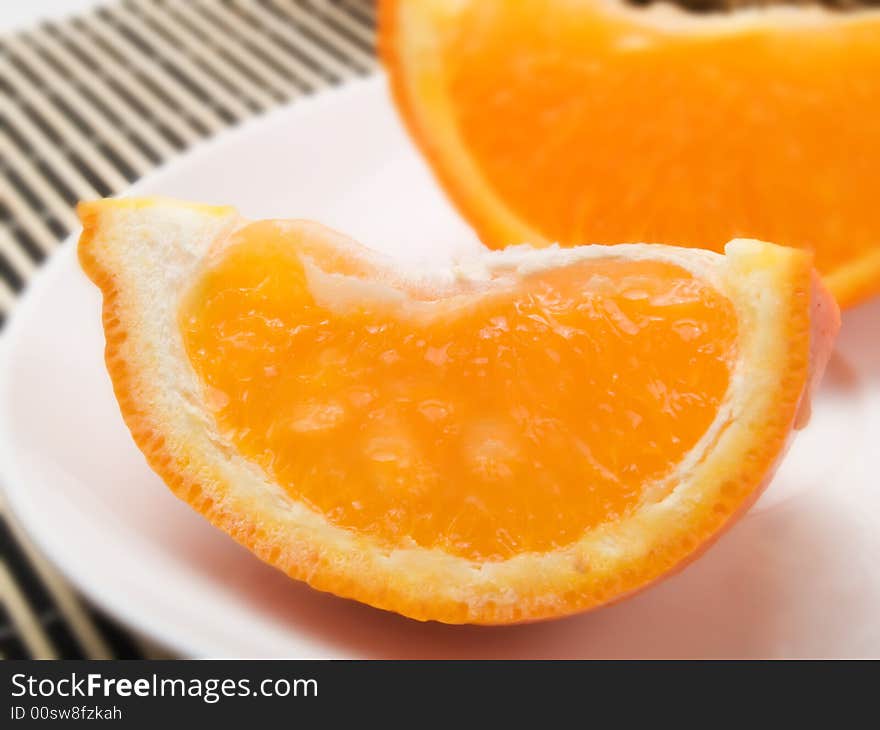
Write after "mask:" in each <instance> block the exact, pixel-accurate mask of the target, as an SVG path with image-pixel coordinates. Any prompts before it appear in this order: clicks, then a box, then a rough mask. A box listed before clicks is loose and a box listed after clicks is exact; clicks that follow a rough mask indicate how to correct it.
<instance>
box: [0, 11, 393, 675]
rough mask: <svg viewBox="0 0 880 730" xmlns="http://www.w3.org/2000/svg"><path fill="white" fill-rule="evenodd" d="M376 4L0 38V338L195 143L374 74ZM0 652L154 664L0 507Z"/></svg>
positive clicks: (107, 21)
mask: <svg viewBox="0 0 880 730" xmlns="http://www.w3.org/2000/svg"><path fill="white" fill-rule="evenodd" d="M374 13H375V11H374V7H373V2H372V0H121V1H120V0H117V1H116V2H109V3H107V4H106V5H103V6H99V7H98V8H96V9H95V10H93V11H90V12H88V13H86V14H83V15H80V16H78V17H73V18H70V19H68V20H65V21H64V22H62V23H46V24H43V25H41V26H40V27H37V28H34V29H32V30H28V31H25V32H20V33H16V34H14V35H9V36H6V37H0V326H2V322H3V321H4V320H5V318H6V316H7V315H8V313H9V312H10V310H11V309H12V307H13V306H14V304H15V299H16V297H17V296H18V295H19V294H20V293H21V291H22V290H23V288H24V287H25V285H26V283H27V281H28V278H29V277H30V275H31V274H32V273H33V271H34V270H35V269H36V267H38V266H39V265H40V263H41V262H42V261H43V260H44V259H45V258H46V257H47V256H48V255H49V254H50V253H51V252H52V251H53V250H54V249H55V248H56V247H57V246H58V245H59V244H60V243H61V242H62V241H63V240H64V239H65V238H66V236H67V235H68V233H70V232H71V231H73V230H75V228H76V226H77V223H76V218H75V216H74V214H73V207H74V205H75V204H76V202H77V201H78V200H80V199H90V198H97V197H101V196H106V195H112V194H113V193H116V192H119V191H121V190H124V189H125V188H126V187H127V186H128V185H130V184H131V183H132V182H133V181H135V180H137V179H138V178H139V177H141V176H142V175H144V174H145V173H146V172H148V171H149V170H151V169H152V168H154V167H155V166H156V165H158V164H159V163H161V162H164V161H165V160H167V159H169V158H171V157H173V156H175V155H177V154H180V153H181V152H182V151H184V150H185V149H186V148H187V147H189V146H190V145H191V144H193V143H194V142H196V141H198V140H200V139H203V138H205V137H208V136H210V135H212V134H214V133H216V132H218V131H219V130H221V129H224V128H227V127H229V126H232V125H235V124H237V123H239V122H241V121H242V120H244V119H247V118H248V117H252V116H254V115H257V114H260V113H261V112H263V111H265V110H267V109H271V108H273V107H275V106H278V105H279V104H284V103H287V102H290V101H292V100H295V99H297V98H299V97H301V96H304V95H307V94H310V93H312V92H314V91H317V90H319V89H322V88H325V87H327V86H331V85H334V84H338V83H341V82H344V81H345V80H346V79H349V78H352V77H355V76H362V75H365V74H368V73H370V72H371V71H372V70H373V69H374V67H375V64H376V61H375V57H374V21H375V17H374ZM0 555H2V561H0V656H2V657H5V658H28V657H33V658H54V657H62V658H83V657H85V658H111V657H128V658H133V657H141V656H144V655H145V653H146V654H151V653H152V652H153V650H152V649H150V648H149V647H145V645H144V644H143V643H142V642H140V641H138V640H137V639H134V638H132V637H131V636H129V635H128V634H127V633H126V632H124V631H123V630H121V629H119V628H118V627H117V626H115V625H114V624H113V623H112V622H111V621H109V620H108V619H107V618H105V617H103V616H102V615H101V614H100V613H99V612H97V611H95V610H93V609H92V608H90V607H89V606H87V605H86V604H84V603H83V601H82V600H81V599H80V598H79V597H78V596H77V595H76V594H75V593H74V591H73V590H72V589H71V588H70V587H69V586H68V585H67V584H66V583H65V582H64V580H63V579H61V578H60V577H59V576H58V575H57V574H56V573H55V571H54V569H53V568H52V567H51V566H50V565H49V564H48V563H47V562H46V561H45V560H44V559H43V558H42V557H41V556H40V555H39V553H38V552H37V551H36V549H35V548H34V547H33V546H32V545H31V543H30V541H29V540H28V538H27V536H26V535H25V534H24V533H23V532H22V530H21V529H20V527H19V526H18V525H17V524H16V523H15V521H14V520H13V519H12V518H11V516H10V515H9V513H8V511H7V510H6V509H5V507H4V505H3V504H2V498H0Z"/></svg>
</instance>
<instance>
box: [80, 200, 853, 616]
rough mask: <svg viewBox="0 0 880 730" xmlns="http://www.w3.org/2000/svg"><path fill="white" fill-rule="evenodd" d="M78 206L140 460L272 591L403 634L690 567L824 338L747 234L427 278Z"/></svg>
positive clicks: (591, 602) (517, 255) (818, 302)
mask: <svg viewBox="0 0 880 730" xmlns="http://www.w3.org/2000/svg"><path fill="white" fill-rule="evenodd" d="M79 215H80V218H81V219H82V222H83V226H84V229H85V230H84V231H83V234H82V237H81V239H80V243H79V254H80V260H81V262H82V265H83V268H84V269H85V271H86V272H87V273H88V275H89V276H90V277H91V278H92V279H93V280H94V282H95V283H96V284H97V285H98V286H99V287H100V288H101V290H102V292H103V294H104V328H105V332H106V339H107V350H106V361H107V367H108V370H109V371H110V375H111V377H112V380H113V385H114V388H115V392H116V396H117V399H118V401H119V406H120V409H121V411H122V415H123V417H124V418H125V421H126V423H127V424H128V427H129V428H130V430H131V433H132V435H133V437H134V439H135V441H136V442H137V444H138V446H139V447H140V448H141V450H142V451H143V453H144V454H145V456H146V457H147V460H148V461H149V463H150V465H151V466H152V467H153V469H155V470H156V472H157V473H158V474H159V475H160V476H161V477H162V478H163V479H164V480H165V481H166V482H167V484H168V486H169V487H170V488H171V489H172V490H173V491H174V493H175V494H176V495H178V496H179V497H180V498H181V499H184V500H186V501H187V502H188V503H189V504H190V505H192V507H193V508H195V509H196V510H198V511H199V512H200V513H202V514H203V515H204V516H205V517H206V518H207V519H209V520H210V521H211V522H212V523H213V524H215V525H216V526H218V527H220V528H221V529H223V530H225V531H226V532H227V533H229V534H230V535H231V536H232V537H233V538H235V539H236V540H238V541H239V542H240V543H242V544H243V545H246V546H247V547H249V548H250V549H251V550H252V551H253V552H254V553H256V554H257V555H258V556H259V557H260V558H262V559H263V560H265V561H266V562H268V563H271V564H272V565H274V566H276V567H278V568H280V569H281V570H283V571H285V572H286V573H287V574H288V575H290V576H291V577H293V578H296V579H299V580H304V581H307V582H308V583H309V584H310V585H312V586H314V587H315V588H318V589H320V590H323V591H330V592H332V593H335V594H337V595H340V596H345V597H349V598H355V599H357V600H359V601H363V602H365V603H368V604H371V605H373V606H377V607H380V608H384V609H389V610H392V611H397V612H399V613H401V614H404V615H406V616H410V617H413V618H417V619H423V620H427V619H435V620H438V621H444V622H450V623H460V622H472V623H485V624H499V623H511V622H518V621H526V620H534V619H541V618H549V617H554V616H562V615H565V614H570V613H574V612H577V611H582V610H585V609H588V608H593V607H595V606H599V605H601V604H603V603H606V602H608V601H612V600H616V599H619V598H621V597H622V596H625V595H627V594H629V593H632V592H633V591H636V590H638V589H640V588H642V587H644V586H646V585H648V584H649V583H651V582H652V581H655V580H656V579H658V578H660V577H661V576H664V575H666V574H667V573H669V572H670V571H671V570H673V569H674V568H676V567H678V566H681V565H682V564H683V563H684V562H686V561H687V560H689V559H691V558H693V557H694V556H695V555H697V554H698V553H699V552H700V551H701V550H702V549H704V548H705V547H706V546H707V545H708V544H709V543H710V542H711V541H712V540H713V539H714V538H715V537H717V536H718V534H719V533H720V532H721V531H722V530H723V529H724V528H725V527H726V526H728V525H730V524H731V522H732V521H733V519H734V517H735V516H736V515H738V514H739V513H741V512H742V510H743V509H744V508H745V507H746V506H747V505H748V504H749V503H751V501H752V500H754V499H755V498H756V497H757V495H758V494H759V492H760V491H761V489H762V488H763V486H764V485H765V484H766V483H767V480H768V479H769V477H770V475H771V473H772V471H773V469H774V466H775V465H776V464H777V462H778V461H779V459H780V457H781V456H782V454H783V451H784V449H785V447H786V444H787V443H788V441H789V437H790V435H791V433H792V430H793V429H794V428H795V427H797V426H799V425H801V424H802V423H803V422H804V420H805V418H806V414H807V412H808V401H809V393H810V390H811V388H812V386H813V384H814V383H815V382H816V379H817V378H818V377H819V375H820V373H821V370H822V368H823V367H824V363H825V361H826V358H827V356H828V353H829V350H830V347H831V342H832V340H833V337H834V334H835V332H836V329H837V325H838V311H837V308H836V305H835V304H834V302H833V299H832V298H831V297H830V295H828V294H827V293H826V292H825V290H824V289H823V288H822V287H821V285H820V284H817V282H818V281H819V280H818V277H815V276H814V274H813V270H812V268H811V263H810V256H809V255H808V254H806V253H804V252H801V251H796V250H793V249H786V248H782V247H778V246H774V245H771V244H767V243H760V242H757V241H748V240H740V241H734V242H731V243H729V244H728V245H727V247H726V254H725V255H721V254H717V253H714V252H709V251H702V250H697V249H688V248H676V247H671V246H660V245H624V246H608V247H606V246H584V247H578V248H569V249H561V248H558V247H548V248H543V249H535V248H529V247H514V248H510V249H507V250H505V251H488V250H487V251H486V252H485V253H484V254H480V255H478V256H476V258H474V259H473V260H468V261H461V262H459V263H458V264H456V265H455V266H452V267H450V269H449V270H448V271H441V272H426V271H404V270H401V269H399V268H398V267H396V266H395V265H394V264H393V263H392V262H390V261H388V260H385V259H383V258H382V257H381V256H379V255H378V254H375V253H373V252H371V251H369V250H367V249H365V248H363V247H361V246H359V245H358V244H356V243H354V242H353V241H351V240H349V239H347V238H345V237H343V236H341V235H340V234H337V233H334V232H332V231H330V230H328V229H326V228H324V227H322V226H320V225H318V224H316V223H310V222H305V221H262V222H256V223H252V222H248V221H246V220H243V219H242V218H241V217H239V215H238V214H237V213H236V212H235V210H233V209H232V208H225V207H208V206H200V205H192V204H185V203H176V202H172V201H164V200H157V199H130V200H107V201H101V202H96V203H85V204H81V205H80V207H79Z"/></svg>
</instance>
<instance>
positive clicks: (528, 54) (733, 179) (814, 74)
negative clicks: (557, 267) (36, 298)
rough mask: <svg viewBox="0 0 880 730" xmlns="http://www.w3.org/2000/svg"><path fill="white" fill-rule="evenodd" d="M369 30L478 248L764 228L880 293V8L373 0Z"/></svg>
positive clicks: (854, 295)
mask: <svg viewBox="0 0 880 730" xmlns="http://www.w3.org/2000/svg"><path fill="white" fill-rule="evenodd" d="M719 4H720V3H719ZM379 39H380V47H381V50H382V55H383V57H384V61H385V65H386V67H387V69H388V72H389V75H390V79H391V85H392V89H393V92H394V97H395V99H396V101H397V105H398V108H399V110H400V111H401V113H402V116H403V118H404V120H405V121H406V123H407V126H408V128H409V130H410V132H411V133H412V136H413V137H414V139H415V140H416V142H417V143H418V144H419V146H420V147H421V149H422V151H423V152H424V153H425V155H426V156H427V158H428V160H429V161H430V163H431V164H432V166H433V169H434V171H435V172H436V174H437V177H438V178H439V180H440V182H441V183H442V185H443V186H444V188H445V189H446V191H447V192H448V194H449V196H450V197H451V199H452V200H453V201H454V202H455V203H456V204H457V206H458V207H459V209H460V210H461V212H462V213H463V214H464V215H465V217H466V218H467V219H468V220H469V221H470V222H471V223H472V224H473V226H474V227H475V228H476V230H477V232H478V233H479V235H480V236H481V238H482V239H483V241H484V242H485V243H486V244H487V245H489V246H492V247H496V248H497V247H503V246H506V245H508V244H519V243H522V242H524V241H528V242H531V243H533V244H535V245H541V244H546V243H550V242H559V243H561V244H563V245H578V244H585V243H609V244H610V243H625V242H631V241H654V242H658V243H669V244H675V245H683V246H693V247H700V248H709V249H713V250H715V251H722V250H723V247H724V244H725V243H726V242H727V241H728V240H730V239H731V238H737V237H749V238H761V239H764V240H768V241H774V242H776V243H779V244H782V245H786V246H793V247H798V248H803V249H806V250H809V251H811V252H813V253H814V255H815V262H816V268H817V269H818V270H819V272H820V273H821V274H822V275H823V277H824V278H825V281H826V284H827V285H828V287H829V288H830V289H831V291H832V293H833V294H834V295H835V296H836V297H837V298H838V301H839V302H840V304H841V305H842V306H843V305H851V304H854V303H856V302H857V301H860V300H861V299H864V298H866V297H868V296H869V295H872V294H876V293H878V292H880V205H877V201H876V192H877V171H878V169H880V132H878V129H877V124H876V120H877V118H878V116H880V10H878V9H876V8H874V9H870V10H868V9H863V10H854V11H833V10H827V9H822V8H820V7H818V6H815V5H802V6H799V7H791V6H784V5H780V6H773V7H767V8H760V9H758V8H748V9H744V10H737V11H734V12H730V13H719V12H713V13H690V12H688V11H686V10H683V9H681V8H680V7H678V6H676V5H673V4H670V3H657V4H650V5H648V6H637V5H635V4H629V3H627V2H625V1H624V0H578V1H577V2H572V0H517V2H508V1H507V0H455V2H449V1H448V0H380V34H379Z"/></svg>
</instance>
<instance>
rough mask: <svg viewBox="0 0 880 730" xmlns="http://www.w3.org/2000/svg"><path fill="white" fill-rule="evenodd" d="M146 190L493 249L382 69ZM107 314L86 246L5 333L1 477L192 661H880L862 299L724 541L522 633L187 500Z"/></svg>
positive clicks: (872, 315)
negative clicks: (411, 600)
mask: <svg viewBox="0 0 880 730" xmlns="http://www.w3.org/2000/svg"><path fill="white" fill-rule="evenodd" d="M131 192H132V194H134V193H137V194H163V195H171V196H178V197H182V198H190V199H193V200H200V201H205V202H214V203H233V204H235V205H237V206H238V207H239V208H240V210H241V211H242V212H243V213H244V214H246V215H248V216H250V217H265V216H278V217H306V218H315V219H317V220H319V221H322V222H324V223H326V224H329V225H331V226H333V227H335V228H338V229H340V230H342V231H345V232H347V233H349V234H351V235H353V236H354V237H355V238H358V239H360V240H362V241H364V242H365V243H367V244H369V245H372V246H374V247H376V248H379V249H383V250H385V251H387V252H389V253H392V254H394V255H398V256H407V257H419V258H423V259H427V260H430V261H435V260H436V261H439V260H441V259H446V258H448V257H449V256H450V255H454V254H455V253H456V252H460V251H463V250H466V249H469V248H470V249H472V248H474V247H475V246H477V245H478V243H477V241H476V239H475V238H474V235H473V234H472V233H471V232H470V230H469V229H468V228H467V227H466V226H465V225H464V223H463V222H462V221H461V220H460V219H459V218H458V217H457V215H456V214H455V213H454V212H453V211H452V209H451V208H450V206H449V205H448V204H447V202H446V201H445V199H444V198H443V196H442V194H441V193H440V192H439V191H438V189H437V188H436V186H435V185H434V183H433V181H432V179H431V177H430V175H429V173H428V172H427V170H426V169H425V167H424V165H423V163H422V162H421V161H420V159H419V158H418V156H417V154H416V153H415V151H414V150H413V149H412V147H411V145H410V143H409V141H408V140H407V138H406V136H405V135H404V133H403V131H402V130H401V128H400V126H399V124H398V121H397V119H396V117H395V114H394V111H393V109H392V107H391V105H390V103H389V100H388V96H387V92H386V88H385V83H384V81H383V79H382V78H375V79H372V80H369V81H366V82H363V83H359V84H355V85H352V86H348V87H345V88H343V89H341V90H339V91H334V92H330V93H326V94H324V95H322V96H320V97H317V98H315V99H313V100H310V101H306V102H300V103H297V104H296V105H294V106H291V107H289V108H285V109H280V110H278V111H276V112H274V113H272V114H270V115H269V116H267V117H265V118H263V119H260V120H258V121H255V122H251V123H249V124H247V125H245V126H243V127H241V128H239V129H237V130H235V131H232V132H230V133H227V134H225V135H223V136H221V137H218V138H217V139H215V140H214V141H212V142H210V143H207V144H205V145H203V146H201V147H199V148H198V149H196V150H194V151H193V152H192V153H190V154H188V155H186V156H185V157H183V158H182V159H180V160H179V161H177V162H175V163H174V164H172V165H170V166H168V167H165V168H163V169H161V170H159V171H158V172H156V173H154V174H152V175H151V176H149V177H148V178H147V179H145V180H143V181H142V182H141V183H139V184H138V185H137V186H136V188H135V189H134V190H132V191H131ZM99 308H100V298H99V296H98V293H97V291H96V289H95V288H94V287H93V286H92V285H91V284H90V283H89V282H88V281H87V280H86V278H85V277H84V276H83V274H82V273H81V272H80V270H79V267H78V266H77V262H76V257H75V251H74V244H73V242H72V241H69V242H68V243H67V244H66V245H65V247H64V249H63V250H61V251H60V252H59V253H58V254H57V255H56V256H54V257H53V259H52V260H51V261H50V262H49V263H48V265H47V266H46V267H45V268H44V269H43V270H42V271H41V273H40V274H39V275H38V276H37V277H36V279H35V280H34V281H33V284H32V286H31V288H30V291H29V292H28V293H27V295H26V296H25V297H24V299H23V300H22V301H21V303H20V304H19V305H18V306H17V308H16V312H15V316H14V318H13V321H12V322H11V323H10V326H9V328H8V330H7V333H6V334H5V336H4V338H3V341H2V353H0V357H2V360H0V458H2V460H0V466H2V474H3V484H4V486H5V488H6V493H7V497H8V501H9V503H10V505H11V506H12V508H13V509H14V511H15V512H16V514H17V515H18V517H19V518H20V519H21V520H22V522H23V523H24V524H25V526H26V527H27V529H28V530H29V531H30V533H31V534H32V535H33V537H34V538H35V539H36V541H37V543H38V544H39V545H40V546H41V547H42V549H43V550H44V551H45V552H46V553H47V554H48V556H49V557H50V558H51V559H52V560H53V561H54V562H55V563H57V565H58V566H59V567H60V568H61V570H62V571H63V572H64V573H65V574H66V575H67V576H68V577H69V578H70V579H71V580H72V581H73V582H74V583H75V584H76V585H77V586H78V587H79V588H80V589H81V590H82V591H83V592H84V593H85V594H86V595H87V596H88V597H89V598H91V599H92V600H93V601H94V602H95V603H97V604H98V605H100V606H102V607H103V608H105V609H106V610H108V611H109V612H111V613H112V614H114V615H115V616H117V617H118V618H119V619H121V620H123V621H125V622H127V623H128V624H129V625H130V626H132V627H133V628H135V629H137V630H139V631H141V632H143V633H145V634H147V635H149V636H150V637H152V638H153V639H154V640H157V641H159V642H160V643H162V644H164V645H166V646H168V647H170V648H172V649H174V650H176V651H179V652H181V653H182V654H184V655H193V656H251V657H253V656H259V657H277V656H282V657H787V656H796V657H804V656H814V657H843V656H847V657H860V656H880V570H878V567H877V566H878V564H880V489H878V486H880V484H878V471H877V466H878V464H880V460H878V453H877V451H878V447H880V338H878V332H880V303H875V304H872V305H868V306H865V307H862V308H860V309H857V310H854V311H852V312H849V313H847V315H846V317H845V321H844V327H843V332H842V335H841V338H840V342H839V346H838V352H837V354H836V356H835V358H834V361H833V362H832V365H831V367H830V370H829V373H828V376H827V378H826V380H825V383H824V385H823V387H822V389H821V392H820V394H819V397H818V398H817V400H816V402H815V409H814V417H813V422H812V423H811V424H810V426H809V428H808V429H807V430H806V431H804V432H803V433H801V434H800V436H799V438H798V440H797V442H796V444H795V447H794V449H793V450H792V452H791V453H790V455H789V457H788V459H787V460H786V462H785V464H784V466H783V468H782V470H781V471H780V473H779V474H778V475H777V478H776V479H775V480H774V482H773V484H772V486H771V488H770V490H769V491H768V492H767V494H766V495H765V496H764V497H763V498H762V500H761V501H760V502H759V503H758V505H756V507H755V508H754V509H753V510H752V511H751V512H750V513H749V514H748V515H747V516H746V517H745V518H744V519H743V520H742V521H741V522H740V523H739V524H738V525H737V526H736V527H735V528H734V529H733V530H731V531H730V532H729V533H728V534H727V535H725V536H724V537H723V538H722V539H721V541H720V542H719V543H718V544H717V545H716V546H715V547H714V548H712V549H711V550H710V551H709V553H708V554H706V555H705V556H704V557H703V558H701V559H700V560H699V561H697V562H696V563H695V564H694V565H692V566H691V567H689V568H688V569H687V570H685V571H684V572H682V573H681V574H679V575H677V576H676V577H674V578H671V579H670V580H667V581H665V582H663V583H662V584H661V585H659V586H657V587H655V588H653V589H651V590H649V591H647V592H645V593H643V594H641V595H639V596H637V597H635V598H633V599H631V600H629V601H625V602H624V603H622V604H620V605H617V606H614V607H611V608H607V609H604V610H601V611H597V612H594V613H592V614H586V615H583V616H579V617H575V618H571V619H566V620H562V621H556V622H550V623H544V624H537V625H532V626H520V627H507V628H479V627H452V626H442V625H438V624H419V623H416V622H413V621H409V620H407V619H404V618H401V617H399V616H396V615H392V614H388V613H383V612H380V611H376V610H373V609H370V608H367V607H365V606H361V605H358V604H356V603H353V602H350V601H344V600H341V599H337V598H334V597H332V596H329V595H324V594H321V593H317V592H315V591H312V590H311V589H309V588H308V587H306V586H304V585H301V584H299V583H295V582H293V581H291V580H288V579H287V578H286V577H285V576H284V575H282V574H281V573H278V572H276V571H275V570H273V569H272V568H269V567H267V566H266V565H263V564H262V563H261V562H260V561H259V560H257V559H256V558H254V557H253V556H251V555H250V553H248V552H247V551H245V550H244V549H243V548H240V547H239V546H238V545H236V544H235V543H233V542H232V540H230V539H229V538H227V537H226V536H225V535H224V534H222V533H220V532H218V531H216V530H215V529H214V528H212V527H211V526H210V525H208V524H207V523H206V522H204V521H203V520H202V518H201V517H199V516H198V515H197V514H195V513H194V512H192V511H191V510H190V509H189V507H187V506H186V505H185V504H183V503H181V502H178V501H177V500H176V499H175V498H174V497H173V496H172V495H171V494H170V492H169V491H168V490H167V489H166V488H165V486H164V485H163V484H162V482H161V481H160V480H159V478H158V477H157V476H155V475H154V474H153V473H152V472H151V471H150V469H149V468H148V467H147V466H146V464H145V462H144V459H143V458H142V456H141V454H140V452H139V451H138V450H137V448H135V446H134V444H133V443H132V441H131V438H130V437H129V434H128V432H127V431H126V429H125V427H124V425H123V423H122V419H121V418H120V415H119V411H118V409H117V406H116V402H115V400H114V398H113V394H112V392H111V387H110V381H109V379H108V377H107V374H106V372H105V370H104V364H103V361H102V354H103V344H104V343H103V335H102V332H101V327H100V323H99Z"/></svg>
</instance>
